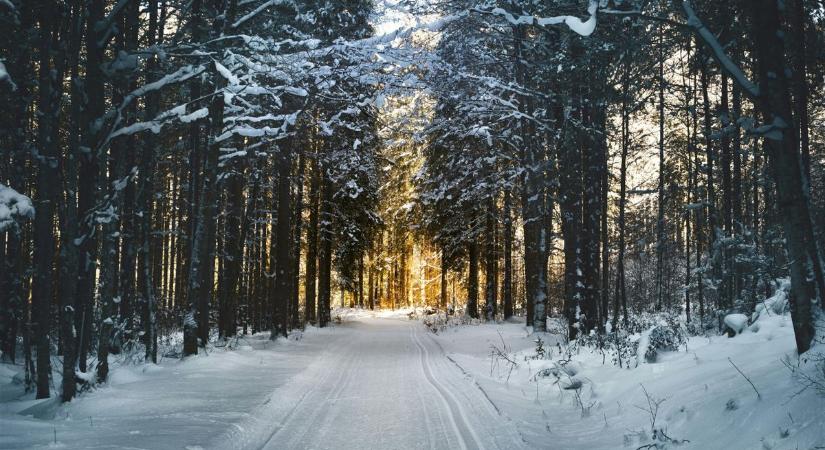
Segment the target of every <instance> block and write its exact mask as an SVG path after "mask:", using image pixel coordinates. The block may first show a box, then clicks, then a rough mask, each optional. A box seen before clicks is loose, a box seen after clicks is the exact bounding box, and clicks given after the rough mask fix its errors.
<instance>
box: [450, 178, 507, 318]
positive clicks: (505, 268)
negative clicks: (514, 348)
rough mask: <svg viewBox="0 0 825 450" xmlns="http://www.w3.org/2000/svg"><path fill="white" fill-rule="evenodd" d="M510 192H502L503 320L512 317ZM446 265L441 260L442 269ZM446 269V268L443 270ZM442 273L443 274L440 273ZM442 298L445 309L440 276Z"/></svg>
mask: <svg viewBox="0 0 825 450" xmlns="http://www.w3.org/2000/svg"><path fill="white" fill-rule="evenodd" d="M510 196H511V194H510V190H509V189H507V190H505V191H504V281H503V283H504V289H503V292H502V301H503V303H504V320H507V319H509V318H511V317H513V215H512V201H511V199H510ZM444 265H446V263H445V262H443V259H442V267H443V266H444ZM444 269H446V268H444ZM442 273H443V272H442ZM441 283H442V288H441V289H442V294H441V296H442V298H443V301H444V306H445V307H446V304H447V303H446V300H447V279H446V275H444V274H442V277H441Z"/></svg>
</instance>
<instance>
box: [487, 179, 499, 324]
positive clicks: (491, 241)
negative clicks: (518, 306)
mask: <svg viewBox="0 0 825 450" xmlns="http://www.w3.org/2000/svg"><path fill="white" fill-rule="evenodd" d="M486 222H487V227H486V228H487V229H486V232H485V240H484V253H485V255H484V284H485V292H484V301H485V305H484V319H485V320H488V321H492V320H495V318H496V313H497V312H498V311H497V299H496V295H497V294H498V252H497V251H496V245H497V242H496V231H497V228H498V227H497V225H498V211H497V208H496V196H495V195H493V196H491V197H490V198H489V199H488V207H487V220H486Z"/></svg>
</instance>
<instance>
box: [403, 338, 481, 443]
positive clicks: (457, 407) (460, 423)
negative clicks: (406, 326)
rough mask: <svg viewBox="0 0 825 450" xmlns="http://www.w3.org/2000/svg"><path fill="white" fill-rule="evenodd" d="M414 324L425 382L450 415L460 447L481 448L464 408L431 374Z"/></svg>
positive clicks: (427, 358) (428, 356) (424, 350)
mask: <svg viewBox="0 0 825 450" xmlns="http://www.w3.org/2000/svg"><path fill="white" fill-rule="evenodd" d="M416 325H417V323H416ZM416 325H413V326H412V329H413V332H412V339H413V341H414V342H415V344H416V345H417V346H418V351H419V355H420V356H421V365H422V367H423V369H424V376H425V378H426V379H427V382H428V383H429V384H430V385H431V386H432V387H433V389H434V390H435V391H436V393H437V394H438V396H439V397H440V398H441V401H442V403H444V406H445V407H446V408H445V409H446V412H447V414H448V415H449V417H450V422H451V424H452V426H453V430H454V431H455V433H456V436H457V437H458V440H459V443H460V444H461V448H463V449H483V448H484V446H482V445H481V440H480V439H479V438H478V435H477V434H476V431H475V429H473V428H472V427H470V426H469V425H468V421H467V417H466V415H465V413H464V409H463V408H462V407H461V404H460V403H459V402H458V400H456V398H455V397H454V396H453V394H452V393H451V392H450V391H449V390H447V389H446V388H444V386H443V385H442V384H441V383H440V382H439V381H438V379H436V377H435V376H434V375H433V371H432V366H431V364H430V352H429V350H427V346H425V345H424V344H422V343H421V340H420V339H419V337H418V334H419V333H418V331H417V328H416Z"/></svg>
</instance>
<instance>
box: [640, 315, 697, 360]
mask: <svg viewBox="0 0 825 450" xmlns="http://www.w3.org/2000/svg"><path fill="white" fill-rule="evenodd" d="M686 341H687V336H686V335H685V332H684V329H683V328H682V327H681V326H680V325H679V324H678V323H668V324H665V325H657V326H655V327H654V328H653V329H651V330H650V333H649V334H648V345H647V349H646V350H645V360H646V361H647V362H650V363H652V362H656V360H657V359H658V357H659V352H673V351H677V350H679V346H680V345H683V344H684V343H685V342H686Z"/></svg>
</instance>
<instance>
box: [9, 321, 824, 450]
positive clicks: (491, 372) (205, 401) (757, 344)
mask: <svg viewBox="0 0 825 450" xmlns="http://www.w3.org/2000/svg"><path fill="white" fill-rule="evenodd" d="M411 312H412V311H411V310H399V311H393V312H389V311H386V312H370V311H364V310H358V309H338V310H335V311H334V312H333V315H332V317H333V322H334V324H333V326H331V327H330V328H325V329H316V328H309V329H308V330H307V331H306V332H303V333H302V332H296V333H293V334H292V335H291V336H290V339H289V340H283V339H282V340H279V341H276V342H271V341H269V340H268V335H267V334H260V335H256V336H251V337H250V336H247V337H245V338H242V339H239V340H238V341H237V343H236V345H234V346H233V348H232V349H231V350H230V349H224V348H214V349H212V350H211V352H210V353H209V354H208V355H205V354H203V353H202V354H201V355H199V356H196V357H191V358H188V359H186V360H183V361H180V360H177V359H168V358H167V359H163V360H162V361H161V362H160V364H158V365H151V364H150V365H140V366H130V365H122V364H117V363H115V364H113V366H114V367H113V371H112V373H111V379H110V381H109V383H108V384H107V385H105V386H102V387H98V388H96V389H94V390H93V391H91V392H87V393H84V394H81V396H80V397H79V398H78V399H76V400H74V401H72V402H71V403H70V404H67V405H62V406H61V405H58V404H57V402H56V400H46V401H42V400H33V399H32V397H31V394H28V395H23V394H22V387H21V386H20V385H19V384H18V383H15V382H14V381H13V380H14V379H15V377H16V378H17V379H19V376H20V366H10V365H7V364H6V365H0V448H3V449H6V448H9V449H11V448H14V449H18V448H50V447H63V448H130V449H138V448H139V449H167V448H168V449H182V448H192V449H196V448H197V449H209V448H215V449H293V448H296V449H310V448H311V449H418V448H430V449H453V448H485V449H496V448H501V449H518V448H546V449H617V448H637V447H639V446H640V445H643V444H644V443H646V442H650V440H649V439H650V433H649V431H648V432H646V433H645V432H644V431H643V430H649V429H650V423H649V419H648V416H647V413H645V412H643V411H641V410H640V409H639V408H638V407H637V406H645V405H647V403H646V400H645V397H644V395H643V392H642V388H641V386H642V385H643V386H644V387H645V389H646V390H647V391H648V392H649V393H650V394H651V395H652V396H654V397H657V398H664V399H665V401H664V402H663V403H662V404H661V408H660V411H659V415H658V418H657V427H663V428H664V429H666V431H667V434H668V436H671V437H673V438H675V439H687V440H689V441H690V442H686V443H684V444H682V445H680V446H678V448H687V449H692V448H696V449H717V448H718V449H722V448H725V449H751V448H754V449H766V448H767V449H790V448H800V449H808V448H816V447H817V446H822V445H825V414H823V413H822V411H823V410H825V399H823V397H821V396H817V395H816V393H815V392H813V391H807V392H805V393H804V394H802V395H799V396H793V394H794V393H795V392H796V391H797V390H798V386H799V385H798V383H797V382H796V381H795V379H794V378H793V377H792V376H791V374H790V372H789V371H788V370H787V369H786V368H785V367H784V365H783V364H782V362H781V361H780V359H781V358H783V357H788V358H790V359H789V361H791V362H792V363H793V362H794V361H795V356H794V353H795V352H794V341H793V333H792V327H791V324H790V320H789V318H788V316H787V315H786V314H785V315H782V314H772V315H770V316H764V317H760V318H759V320H758V321H757V323H759V324H760V326H759V327H753V326H751V327H749V328H748V329H746V330H745V331H743V333H742V334H740V335H738V336H736V337H734V338H727V337H725V336H712V337H697V338H692V339H690V340H689V342H688V344H687V351H684V349H682V350H681V351H679V352H672V353H665V354H662V355H660V358H659V359H658V361H659V362H657V363H655V364H649V363H642V364H641V365H640V366H639V367H638V368H636V369H631V370H628V369H619V368H617V367H615V366H613V365H612V364H611V363H610V361H609V357H608V360H607V361H606V362H605V363H604V364H603V363H602V355H601V354H600V353H598V352H593V353H590V352H587V351H581V352H580V353H579V354H574V355H572V358H570V361H569V362H568V363H566V364H565V365H564V366H563V371H562V372H560V373H561V374H562V375H561V378H560V379H559V380H558V381H557V380H556V378H554V377H553V376H548V377H536V374H537V373H538V372H539V371H541V370H542V369H553V368H558V367H561V366H560V365H559V364H560V359H559V356H560V353H559V347H558V346H557V344H556V342H557V341H556V339H555V337H554V336H552V335H541V336H538V337H541V338H542V339H543V341H544V347H545V349H547V351H548V353H549V356H548V357H547V358H545V359H538V360H537V359H532V358H533V357H534V355H535V352H534V349H535V345H536V344H535V340H536V337H537V335H535V334H530V333H529V332H528V330H527V328H526V327H525V326H524V324H523V322H519V321H510V322H506V323H498V324H477V323H475V324H472V325H458V326H448V327H446V329H444V330H442V331H440V332H439V333H438V334H434V333H432V332H430V331H429V330H428V329H427V327H425V326H424V325H422V323H421V322H419V321H418V320H411V319H410V318H409V317H408V315H409V314H410V313H411ZM451 320H452V319H451ZM754 330H756V331H754ZM491 345H496V346H498V347H500V348H503V349H504V350H505V351H506V352H507V354H508V355H510V357H511V358H512V359H513V360H514V361H515V362H516V363H517V366H516V367H515V368H514V369H513V370H512V371H510V370H509V367H508V366H507V365H506V364H504V363H503V361H501V360H500V359H496V358H491ZM823 350H825V349H822V348H820V350H819V351H823ZM728 358H730V359H731V361H733V362H735V363H736V365H737V366H738V367H739V368H740V369H741V370H742V371H743V372H744V373H745V374H747V376H748V377H750V379H751V380H752V381H753V382H754V384H755V385H756V387H757V388H758V389H759V392H760V394H761V397H762V398H761V400H759V399H757V396H756V394H755V393H754V391H753V389H752V388H751V386H750V385H749V384H748V383H747V382H746V381H745V380H744V379H743V377H742V375H740V374H739V373H738V372H737V371H736V370H735V369H734V368H733V367H732V366H731V364H730V362H729V361H728ZM508 375H509V376H508ZM56 382H57V380H56ZM575 384H581V386H582V387H581V389H580V390H579V392H580V396H581V399H582V402H583V403H584V404H585V405H590V409H589V412H588V413H582V410H581V407H579V406H578V404H577V402H576V400H575V398H576V396H575V394H574V392H575V391H574V390H563V389H561V387H562V386H570V385H575ZM729 405H733V406H732V407H731V406H729ZM55 436H56V441H57V442H56V443H55ZM672 447H674V448H675V446H672ZM663 448H664V447H663Z"/></svg>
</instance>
